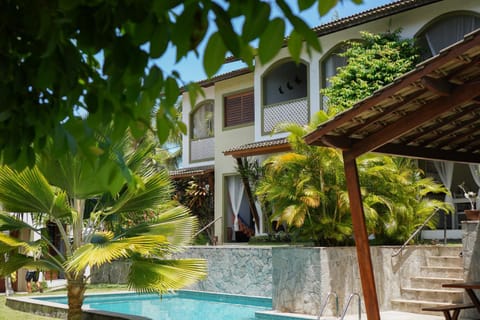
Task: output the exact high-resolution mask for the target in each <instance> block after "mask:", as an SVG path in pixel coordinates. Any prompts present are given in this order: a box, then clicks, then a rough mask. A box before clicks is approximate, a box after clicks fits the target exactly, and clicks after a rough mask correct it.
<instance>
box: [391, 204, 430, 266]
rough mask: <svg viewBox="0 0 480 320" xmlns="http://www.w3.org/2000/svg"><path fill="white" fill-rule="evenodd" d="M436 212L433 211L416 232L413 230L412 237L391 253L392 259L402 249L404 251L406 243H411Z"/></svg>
mask: <svg viewBox="0 0 480 320" xmlns="http://www.w3.org/2000/svg"><path fill="white" fill-rule="evenodd" d="M438 210H439V209H435V211H434V212H433V213H432V214H431V215H429V216H428V218H427V219H425V221H424V222H423V224H422V225H421V226H420V227H418V228H417V230H415V232H414V233H412V235H411V236H410V237H409V238H408V239H407V241H405V243H404V244H403V245H402V246H401V247H400V249H398V250H397V251H395V252H393V253H392V258H393V257H396V256H398V255H399V254H400V253H402V251H403V249H405V247H406V246H407V245H408V243H409V242H410V241H412V239H413V238H415V236H416V235H417V234H418V233H419V232H420V231H421V230H422V229H423V228H424V227H425V226H426V225H427V223H428V221H430V219H432V218H433V216H434V215H435V214H436V213H437V212H438Z"/></svg>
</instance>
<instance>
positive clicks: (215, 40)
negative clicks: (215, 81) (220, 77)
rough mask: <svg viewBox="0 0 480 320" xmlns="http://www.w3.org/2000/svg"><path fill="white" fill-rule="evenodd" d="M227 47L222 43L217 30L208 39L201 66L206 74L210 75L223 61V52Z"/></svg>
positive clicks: (225, 51) (224, 52)
mask: <svg viewBox="0 0 480 320" xmlns="http://www.w3.org/2000/svg"><path fill="white" fill-rule="evenodd" d="M226 53H227V48H226V47H225V45H224V44H223V40H222V37H221V36H220V34H219V33H218V32H215V33H214V34H213V35H212V36H211V37H210V39H208V43H207V47H206V48H205V54H204V56H203V67H204V68H205V72H206V73H207V76H208V77H209V78H210V77H212V76H213V75H214V74H215V73H216V72H217V71H218V70H219V69H220V67H221V66H222V65H223V63H224V62H225V54H226Z"/></svg>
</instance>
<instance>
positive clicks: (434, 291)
mask: <svg viewBox="0 0 480 320" xmlns="http://www.w3.org/2000/svg"><path fill="white" fill-rule="evenodd" d="M461 251H462V248H461V247H444V248H442V249H441V250H440V251H439V255H436V256H429V257H427V265H426V266H422V267H421V270H420V272H419V274H418V275H415V276H413V277H411V278H410V279H409V281H407V283H406V284H403V286H402V288H401V298H399V299H393V300H392V301H391V303H392V309H393V310H398V311H404V312H413V313H424V314H434V315H437V316H438V315H439V313H438V312H433V313H432V312H426V311H422V308H425V307H434V306H441V305H448V304H453V303H461V302H463V293H464V290H462V289H446V288H443V287H442V284H443V283H453V282H462V281H463V258H462V256H461Z"/></svg>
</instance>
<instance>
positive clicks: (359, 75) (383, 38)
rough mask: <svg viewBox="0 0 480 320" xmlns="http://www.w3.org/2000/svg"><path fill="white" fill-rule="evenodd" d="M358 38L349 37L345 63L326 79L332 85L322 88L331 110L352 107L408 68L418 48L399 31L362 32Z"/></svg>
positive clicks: (335, 110)
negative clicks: (353, 39)
mask: <svg viewBox="0 0 480 320" xmlns="http://www.w3.org/2000/svg"><path fill="white" fill-rule="evenodd" d="M361 35H362V37H361V39H360V41H348V42H347V43H346V48H347V49H346V51H345V52H343V53H340V54H339V55H340V56H342V57H346V58H347V61H348V63H347V65H345V66H343V67H341V68H338V70H337V71H338V73H337V74H336V75H334V76H333V77H331V78H330V79H329V81H330V83H331V86H329V87H327V88H324V89H322V94H323V95H324V96H326V97H327V98H328V99H327V104H328V110H329V113H330V114H336V113H338V112H341V111H343V110H345V109H348V108H351V107H352V106H353V104H354V103H356V102H358V101H360V100H362V99H365V98H367V97H368V96H370V95H371V94H372V93H373V92H375V91H376V90H378V89H380V88H382V87H383V86H385V85H387V84H389V83H391V82H392V81H393V80H394V79H395V78H397V77H399V76H401V75H403V74H404V73H406V72H407V71H409V70H411V69H412V68H413V67H414V66H415V64H416V63H417V62H418V59H419V51H418V49H417V48H416V47H415V46H414V45H413V41H412V40H410V39H401V38H400V31H399V30H397V31H395V32H386V33H382V34H372V33H369V32H362V33H361Z"/></svg>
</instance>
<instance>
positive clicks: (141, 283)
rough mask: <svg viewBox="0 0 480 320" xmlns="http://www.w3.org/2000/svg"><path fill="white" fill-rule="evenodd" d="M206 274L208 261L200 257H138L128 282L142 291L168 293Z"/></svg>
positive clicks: (131, 269)
mask: <svg viewBox="0 0 480 320" xmlns="http://www.w3.org/2000/svg"><path fill="white" fill-rule="evenodd" d="M206 274H207V266H206V263H205V262H204V261H202V260H198V259H179V260H161V259H155V258H151V259H142V258H138V259H134V260H133V261H132V265H131V267H130V272H129V273H128V284H129V286H130V288H133V289H135V290H136V291H140V292H160V293H166V292H168V291H169V290H176V289H180V288H183V287H185V286H188V285H191V284H193V283H194V282H196V281H198V280H199V279H204V278H205V276H206Z"/></svg>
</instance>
